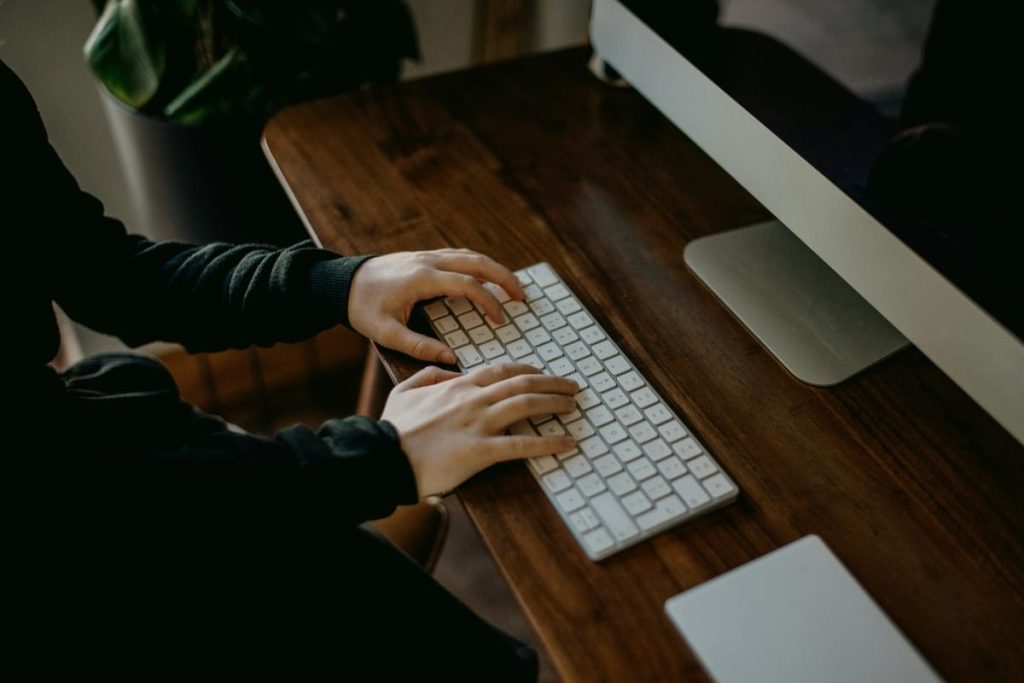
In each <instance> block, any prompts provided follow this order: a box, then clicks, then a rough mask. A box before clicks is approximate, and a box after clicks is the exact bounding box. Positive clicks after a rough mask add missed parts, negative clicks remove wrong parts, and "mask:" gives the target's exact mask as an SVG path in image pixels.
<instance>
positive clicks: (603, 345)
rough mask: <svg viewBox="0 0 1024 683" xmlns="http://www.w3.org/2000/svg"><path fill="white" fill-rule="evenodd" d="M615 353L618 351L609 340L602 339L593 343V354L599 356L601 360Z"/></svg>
mask: <svg viewBox="0 0 1024 683" xmlns="http://www.w3.org/2000/svg"><path fill="white" fill-rule="evenodd" d="M617 353H618V351H616V350H615V347H614V346H612V343H611V342H610V341H603V342H600V343H597V344H594V355H595V356H597V357H598V358H600V359H601V360H604V359H606V358H611V357H612V356H614V355H616V354H617Z"/></svg>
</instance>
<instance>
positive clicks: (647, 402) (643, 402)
mask: <svg viewBox="0 0 1024 683" xmlns="http://www.w3.org/2000/svg"><path fill="white" fill-rule="evenodd" d="M630 397H631V398H632V399H633V403H635V404H637V405H638V406H640V407H641V408H646V407H647V406H651V405H654V404H655V403H657V402H658V397H657V396H655V394H654V392H653V391H651V388H650V387H644V388H643V389H640V390H639V391H634V392H633V393H631V394H630Z"/></svg>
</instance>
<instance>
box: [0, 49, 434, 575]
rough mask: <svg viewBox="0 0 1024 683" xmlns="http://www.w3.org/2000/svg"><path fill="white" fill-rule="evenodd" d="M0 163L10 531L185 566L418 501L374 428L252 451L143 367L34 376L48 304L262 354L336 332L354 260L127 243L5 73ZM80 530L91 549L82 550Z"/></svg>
mask: <svg viewBox="0 0 1024 683" xmlns="http://www.w3.org/2000/svg"><path fill="white" fill-rule="evenodd" d="M0 155H2V157H0V216H2V217H3V219H2V220H3V228H4V233H5V238H6V240H7V245H6V248H5V251H4V253H5V254H7V255H8V265H7V268H6V270H7V273H8V275H9V276H10V275H11V274H16V276H15V277H14V278H10V279H11V280H14V281H16V283H17V284H16V287H15V288H13V289H9V291H8V293H7V296H5V297H4V299H5V301H7V302H9V303H10V304H12V305H10V306H8V307H7V308H8V310H6V311H5V316H6V318H7V320H8V325H7V326H6V332H5V337H6V338H7V341H8V342H10V343H12V344H13V349H12V351H11V352H10V354H9V355H8V359H9V362H10V363H11V364H12V365H13V368H12V369H11V371H10V372H9V373H8V387H9V392H10V395H12V396H16V397H17V399H18V401H17V404H18V405H17V410H16V415H22V416H23V417H24V419H25V420H28V423H27V424H31V425H33V429H38V430H40V431H38V432H35V433H34V436H33V438H32V442H33V443H34V446H33V447H32V448H31V449H29V450H30V452H28V453H21V454H20V455H19V458H18V459H17V461H18V462H19V463H25V464H26V465H27V470H28V471H27V472H26V473H22V474H23V478H21V479H19V480H18V481H19V486H20V487H21V489H22V493H23V494H24V495H25V496H26V497H29V498H34V500H35V505H36V506H37V507H38V508H39V509H40V510H44V509H45V514H40V515H38V516H32V515H28V516H27V517H26V520H25V521H26V522H27V523H26V524H25V525H23V526H22V527H21V529H20V530H21V531H23V532H25V533H26V534H27V535H28V536H33V535H34V536H35V537H37V540H39V539H46V540H52V539H53V538H57V537H60V538H61V539H63V541H62V543H61V544H60V545H64V543H70V544H71V545H65V546H64V547H66V548H70V547H71V546H75V547H77V548H78V550H79V551H81V552H87V553H89V554H90V561H93V562H99V563H103V562H110V563H116V562H117V561H118V560H119V559H120V560H123V559H124V557H125V551H124V549H125V548H126V547H127V545H126V544H128V539H127V538H126V537H127V536H131V535H138V534H140V533H143V534H144V535H145V536H146V538H147V540H146V543H148V544H149V546H150V549H151V550H153V549H160V550H159V552H172V551H170V550H167V549H168V548H174V551H173V552H176V553H179V554H181V553H184V554H185V555H187V554H188V553H189V552H190V549H194V548H199V547H203V548H215V547H219V546H220V545H221V544H223V543H224V539H225V537H228V536H230V537H238V536H239V535H241V536H246V537H250V538H255V537H259V536H260V535H261V534H264V533H265V530H266V528H267V525H274V526H276V527H279V530H282V531H283V533H284V535H287V534H288V533H291V532H290V531H284V530H285V529H289V528H291V529H294V527H295V526H296V525H297V526H300V527H301V526H306V527H309V526H316V525H317V524H319V522H318V520H322V519H330V521H331V523H332V524H348V525H351V524H354V523H358V522H362V521H365V520H367V519H373V518H377V517H381V516H385V515H387V514H389V513H390V512H391V511H392V510H393V508H394V506H395V505H396V504H399V503H408V502H412V501H414V500H415V499H416V497H417V496H416V487H415V481H414V478H413V475H412V471H411V468H410V466H409V463H408V460H407V459H406V457H405V455H404V454H403V453H402V451H401V449H400V447H399V442H398V438H397V434H396V432H395V430H394V428H393V427H392V426H391V425H390V424H388V423H386V422H376V421H373V420H369V419H367V418H361V417H356V418H348V419H345V420H331V421H329V422H327V423H326V424H325V425H324V426H323V427H322V429H321V430H320V432H319V433H314V432H313V431H311V430H309V429H307V428H305V427H293V428H291V429H287V430H285V431H283V432H281V433H280V434H278V435H277V436H276V437H275V438H274V439H260V438H257V437H253V436H249V435H240V434H235V433H234V432H230V431H227V430H225V429H224V427H223V424H222V423H220V422H218V421H216V420H213V419H211V418H202V417H199V416H197V414H196V413H195V411H194V410H193V409H192V408H191V407H190V406H187V405H185V404H183V403H181V401H180V400H179V399H178V398H177V394H176V390H175V389H174V387H173V382H171V381H170V380H169V378H168V377H162V376H161V375H162V374H165V373H163V371H162V369H160V368H159V367H158V366H156V364H155V363H153V362H152V361H145V360H137V361H136V360H135V359H133V358H131V357H120V358H117V359H113V360H110V359H107V360H106V361H104V360H99V361H96V360H94V361H91V362H90V364H87V365H83V366H80V367H79V368H77V369H74V368H73V369H72V370H71V371H69V372H67V373H63V374H61V373H58V372H56V371H55V370H54V369H53V368H51V367H49V365H48V363H49V362H50V361H51V360H52V359H53V357H54V355H55V354H56V352H57V349H58V344H59V336H58V329H57V326H56V324H55V319H54V311H53V302H56V303H57V304H59V305H60V306H61V308H63V309H64V311H66V312H67V313H68V315H69V316H71V317H72V318H73V319H74V320H76V321H78V322H80V323H82V324H84V325H86V326H88V327H90V328H93V329H95V330H98V331H101V332H105V333H108V334H113V335H116V336H118V337H120V338H121V339H123V340H124V341H125V342H126V343H128V344H130V345H138V344H142V343H146V342H150V341H154V340H162V341H169V342H178V343H181V344H183V345H184V346H185V347H186V348H188V349H189V350H191V351H216V350H219V349H225V348H229V347H233V348H240V347H245V346H249V345H252V344H259V345H269V344H273V343H275V342H279V341H295V340H300V339H304V338H307V337H309V336H311V335H313V334H315V333H316V332H319V331H321V330H323V329H326V328H328V327H331V326H333V325H336V324H339V323H340V324H346V323H347V320H346V311H347V308H348V292H349V285H350V282H351V279H352V277H353V274H354V273H355V271H356V269H357V268H358V267H359V265H360V264H361V263H362V262H363V261H364V260H365V258H367V257H339V256H338V255H337V254H335V253H332V252H330V251H326V250H323V249H318V248H316V247H314V246H313V245H312V244H311V243H308V242H306V243H302V244H298V245H295V246H292V247H289V248H287V249H276V248H273V247H268V246H261V245H244V246H236V245H229V244H212V245H208V246H203V247H197V246H192V245H188V244H179V243H170V242H163V243H154V242H151V241H149V240H147V239H145V238H144V237H140V236H137V235H130V234H128V233H127V232H126V231H125V229H124V227H123V226H122V224H121V223H119V222H118V221H116V220H114V219H112V218H109V217H106V216H104V214H103V207H102V205H101V204H100V202H99V201H97V200H96V199H95V198H93V197H91V196H90V195H88V194H86V193H85V192H83V191H82V190H81V189H80V188H79V187H78V185H77V184H76V182H75V180H74V178H73V177H72V176H71V174H70V173H69V172H68V171H67V169H66V168H65V167H64V165H63V164H62V163H61V161H60V159H59V158H58V156H57V154H56V153H55V152H54V150H53V149H52V148H51V146H50V145H49V143H48V141H47V137H46V133H45V131H44V129H43V125H42V121H41V119H40V117H39V114H38V112H37V111H36V107H35V105H34V104H33V102H32V99H31V97H30V96H29V94H28V92H27V91H26V89H25V88H24V86H23V85H22V83H21V82H20V81H19V80H18V78H17V77H16V76H15V75H14V73H12V72H11V70H10V69H8V68H7V67H6V65H4V64H3V63H0ZM12 255H13V257H12ZM12 384H13V386H12ZM21 411H24V412H23V413H22V412H21ZM18 419H19V420H20V419H22V418H21V417H19V418H18ZM9 426H10V424H9ZM9 450H10V447H9ZM227 517H230V520H228V519H227ZM69 520H73V522H72V521H69ZM82 520H87V521H82ZM247 520H251V521H252V524H251V525H250V528H248V529H246V525H247V523H248V522H247ZM84 526H89V527H90V528H91V529H93V530H94V537H93V538H92V539H91V540H90V541H89V543H88V544H86V545H85V546H84V547H83V546H82V545H81V543H85V542H84V541H82V540H81V538H82V533H81V532H82V527H84ZM141 529H144V530H145V531H144V532H141V531H140V530H141ZM95 530H100V533H95ZM52 534H57V536H53V535H52ZM162 535H164V536H166V535H170V536H174V537H175V538H177V539H178V540H177V541H176V542H175V543H169V542H167V541H166V539H165V538H162V537H161V536H162ZM267 538H269V536H268V537H267ZM68 539H71V540H70V541H69V540H68ZM41 542H45V540H44V541H41ZM268 544H270V545H273V543H271V542H270V541H269V540H268ZM128 545H130V544H128ZM229 545H230V544H229ZM116 549H121V550H120V551H117V550H116ZM105 552H115V553H116V552H121V553H122V554H121V555H120V556H118V557H116V558H111V557H110V556H104V554H103V553H105ZM133 552H134V551H133ZM139 552H142V551H139ZM226 552H227V551H225V553H226Z"/></svg>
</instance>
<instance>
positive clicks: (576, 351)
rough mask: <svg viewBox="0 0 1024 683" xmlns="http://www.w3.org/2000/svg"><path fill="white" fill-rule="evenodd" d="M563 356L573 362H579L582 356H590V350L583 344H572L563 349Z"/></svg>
mask: <svg viewBox="0 0 1024 683" xmlns="http://www.w3.org/2000/svg"><path fill="white" fill-rule="evenodd" d="M565 355H567V356H569V358H572V359H573V360H579V359H580V358H583V357H584V356H589V355H590V349H588V348H587V345H586V344H584V343H583V342H573V343H572V344H569V345H568V346H566V347H565Z"/></svg>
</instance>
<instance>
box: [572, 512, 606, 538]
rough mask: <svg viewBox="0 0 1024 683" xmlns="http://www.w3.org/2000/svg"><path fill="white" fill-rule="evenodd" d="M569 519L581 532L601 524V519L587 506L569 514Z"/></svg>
mask: <svg viewBox="0 0 1024 683" xmlns="http://www.w3.org/2000/svg"><path fill="white" fill-rule="evenodd" d="M569 521H571V522H572V525H573V526H574V527H575V528H576V531H578V532H580V533H581V534H582V533H583V532H585V531H590V530H591V529H595V528H597V527H599V526H601V520H599V519H598V518H597V515H595V514H594V511H593V510H591V509H590V508H589V507H586V506H584V507H581V508H580V509H579V510H577V511H576V512H574V513H572V514H571V515H569Z"/></svg>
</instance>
